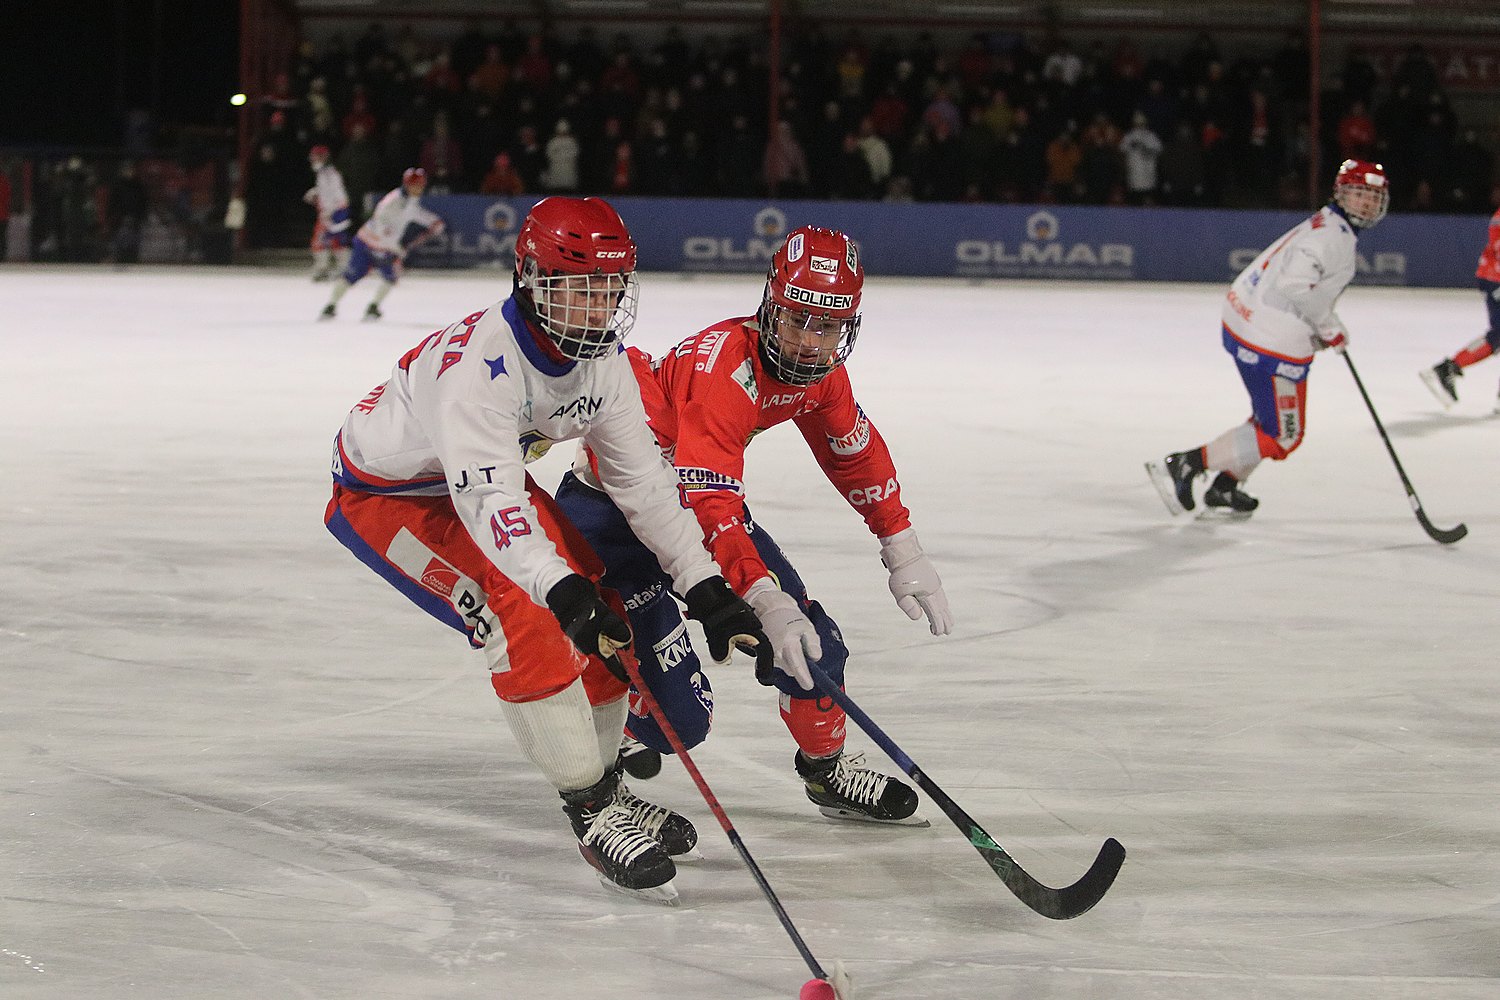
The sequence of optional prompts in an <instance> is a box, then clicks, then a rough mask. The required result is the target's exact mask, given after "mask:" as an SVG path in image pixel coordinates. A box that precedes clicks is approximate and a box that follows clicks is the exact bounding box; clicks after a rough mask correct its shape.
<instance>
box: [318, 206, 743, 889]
mask: <svg viewBox="0 0 1500 1000" xmlns="http://www.w3.org/2000/svg"><path fill="white" fill-rule="evenodd" d="M635 257H636V250H635V244H634V243H633V242H632V240H631V238H630V234H629V232H627V231H626V229H625V226H624V224H623V223H622V222H621V221H620V217H619V216H618V215H617V214H616V213H615V211H614V209H613V208H611V207H610V206H609V205H608V204H607V203H605V202H603V201H601V200H600V199H597V198H588V199H577V198H548V199H546V200H544V201H541V202H539V203H538V204H537V205H536V206H535V207H534V208H533V209H532V210H531V212H530V214H528V216H527V218H526V220H525V222H524V224H523V225H522V227H521V232H520V235H519V238H518V241H517V250H516V272H515V278H514V290H513V292H512V294H511V295H510V297H509V298H507V299H505V300H504V301H502V302H499V303H497V304H495V305H493V306H491V307H489V308H487V309H480V310H478V311H476V312H474V313H472V314H470V315H468V316H466V317H464V318H463V319H461V320H459V321H458V322H456V323H453V324H452V325H450V326H447V327H445V328H443V329H441V330H438V331H436V332H435V333H433V334H432V335H430V336H428V337H427V338H426V339H425V340H423V341H422V342H421V343H420V344H418V345H417V346H416V347H414V348H413V349H412V350H410V351H408V352H407V353H406V354H405V355H404V356H403V357H402V358H401V359H400V360H399V361H398V362H397V363H396V365H395V367H394V369H393V370H392V371H391V376H390V379H389V380H388V381H386V382H385V383H383V384H381V385H379V386H377V387H376V388H374V389H373V390H371V391H370V393H369V394H368V395H367V396H366V397H365V398H364V399H363V400H361V401H360V402H359V403H358V404H357V405H356V406H355V407H354V409H353V410H352V411H351V412H350V414H349V416H348V418H347V419H346V420H345V422H344V425H343V428H342V429H341V430H340V432H339V434H338V437H337V438H336V440H335V444H334V453H333V479H334V485H333V498H332V500H331V501H330V502H329V504H328V508H327V512H326V515H325V521H326V523H327V526H328V529H329V531H331V532H332V533H333V534H334V536H335V537H336V538H338V540H339V541H340V542H342V543H343V544H344V545H346V546H347V547H348V548H349V549H350V551H352V552H353V553H354V555H355V556H356V557H357V558H358V559H359V560H360V561H361V562H363V563H365V564H366V565H367V566H369V567H370V568H371V569H373V570H374V571H375V572H376V573H378V574H380V575H381V576H382V577H384V578H385V579H386V580H387V581H388V582H389V583H391V584H392V585H393V586H394V587H395V588H396V589H397V590H399V591H400V592H401V593H402V594H404V595H406V596H407V597H408V598H410V599H411V600H412V601H413V602H414V603H416V604H417V606H418V607H420V608H422V609H423V610H424V611H426V612H427V613H428V614H430V615H432V616H433V617H435V618H437V619H438V620H439V621H441V622H443V623H444V624H447V625H449V626H451V627H453V628H454V629H457V630H458V631H459V632H460V633H462V634H463V635H464V636H466V637H467V638H468V640H469V642H470V644H471V645H472V646H474V647H475V648H478V649H480V650H482V651H483V653H484V656H485V659H486V660H487V662H488V664H489V668H490V679H491V683H492V685H493V687H494V690H495V693H496V694H497V695H498V696H499V698H500V705H501V708H502V711H503V713H504V715H505V718H506V721H507V722H508V723H509V725H510V728H511V731H512V733H514V735H515V739H516V742H517V743H518V744H519V746H520V748H521V750H522V752H523V753H524V754H525V755H526V757H527V758H529V759H530V760H531V762H532V763H533V764H535V766H536V767H537V769H538V770H539V771H541V773H542V774H543V775H544V776H545V777H546V779H547V780H548V781H549V782H550V783H551V784H552V785H553V786H554V787H555V788H556V789H557V790H558V793H559V794H560V795H561V796H562V800H563V812H564V813H566V814H567V816H568V819H569V820H570V821H571V823H572V826H573V832H574V834H575V835H576V837H577V840H578V844H579V849H580V851H581V852H582V854H583V856H584V858H585V859H586V860H587V861H588V862H589V864H591V865H592V866H593V867H594V868H595V869H597V870H598V872H599V873H600V876H601V877H602V878H603V879H604V880H605V881H606V884H608V885H610V886H612V887H615V888H619V889H621V890H622V891H627V892H631V893H634V894H637V895H642V896H646V897H648V898H652V899H661V900H670V899H672V898H674V897H675V896H676V890H675V889H674V888H673V887H672V884H671V880H672V878H673V876H674V874H675V867H674V865H673V862H672V856H673V855H681V854H685V853H689V852H691V851H692V849H693V847H694V845H695V843H696V841H697V832H696V831H695V830H694V829H693V826H692V824H691V823H690V822H689V821H688V820H687V819H685V818H684V817H682V816H680V815H678V814H677V813H674V812H672V811H670V810H668V809H665V808H662V807H661V806H657V805H652V804H651V803H649V802H646V801H644V800H642V799H640V798H637V797H636V796H635V795H634V794H632V793H631V791H630V790H629V788H627V787H626V785H625V784H624V782H623V781H622V780H621V778H620V769H619V766H618V763H617V755H618V748H619V743H620V732H621V730H622V728H623V727H624V725H625V715H626V710H627V702H626V690H627V684H626V682H625V680H624V679H623V678H624V671H623V669H622V670H621V671H620V675H619V676H616V675H615V674H614V673H612V670H613V669H615V668H617V667H619V664H614V663H607V662H606V658H612V657H621V658H627V659H628V658H631V657H632V656H633V654H632V652H631V650H630V643H631V638H632V636H631V631H630V628H629V627H628V625H627V624H626V621H625V614H626V612H625V608H624V606H623V605H622V604H621V602H620V599H619V595H618V594H615V593H614V592H612V591H604V592H602V593H601V591H600V590H599V588H598V586H597V582H598V580H599V577H600V576H601V574H602V572H603V567H602V566H600V565H599V561H598V558H597V557H596V556H595V555H594V554H593V553H592V552H591V551H590V550H589V547H588V545H587V544H586V543H585V542H584V541H583V539H582V537H581V536H580V535H579V533H578V531H577V529H575V528H574V527H573V525H572V524H570V523H569V522H568V520H567V518H566V517H565V516H563V514H562V512H561V511H560V510H559V509H558V507H557V504H556V502H555V501H554V500H553V499H552V497H550V496H549V495H548V494H547V493H546V492H544V491H543V490H541V489H540V488H538V486H537V485H536V483H535V482H533V481H532V479H531V476H530V475H529V474H528V473H527V471H526V463H527V462H530V461H532V460H534V459H537V458H540V457H541V456H542V455H543V454H545V453H546V451H547V449H548V448H549V447H550V446H551V445H552V444H553V443H555V442H557V441H566V440H570V439H575V438H577V439H581V440H582V441H584V442H585V443H586V444H587V445H588V447H589V448H590V449H591V451H592V453H593V454H595V455H597V456H598V463H599V465H598V467H599V481H600V482H601V483H602V485H603V488H604V490H605V491H607V493H608V494H609V495H610V496H612V497H613V498H614V500H615V502H617V503H618V504H619V507H620V509H621V510H624V511H627V512H628V521H629V524H630V526H631V530H633V531H635V532H636V533H638V535H639V537H640V538H641V539H643V540H644V542H645V544H646V545H647V546H648V547H649V550H650V551H651V552H652V553H653V558H655V559H657V560H659V562H660V565H662V566H664V567H666V572H667V574H668V575H669V576H670V578H671V580H672V584H673V586H675V587H676V588H677V589H678V591H679V592H680V593H682V594H683V595H685V599H686V603H687V607H688V613H689V614H690V615H691V616H692V617H693V618H695V619H697V620H698V621H699V622H701V623H702V625H703V628H704V631H705V633H706V634H707V636H708V641H709V648H710V650H711V651H712V652H713V655H714V656H715V658H716V659H719V660H721V661H722V660H725V659H727V658H728V657H729V650H730V648H731V647H732V646H738V647H740V648H751V649H754V650H756V653H757V660H758V665H757V669H763V670H769V669H771V664H770V662H769V661H770V660H771V657H772V649H771V646H770V644H769V642H768V641H767V640H766V637H765V633H764V632H763V631H762V629H761V626H760V623H759V622H758V621H757V620H756V617H755V613H754V612H753V611H752V610H751V609H750V607H749V606H748V605H746V604H745V602H743V601H742V600H740V598H738V597H736V596H735V595H734V593H733V592H732V591H731V590H730V589H729V585H728V584H727V583H726V582H725V581H724V578H723V577H722V576H721V575H720V574H719V572H718V569H717V567H715V565H714V563H713V560H712V559H710V558H709V556H708V554H707V553H706V552H705V551H704V548H703V535H702V532H701V531H700V530H699V528H698V523H697V521H696V520H694V518H693V516H692V515H691V514H690V513H688V511H687V510H685V509H684V508H683V506H682V505H681V504H679V503H678V492H677V475H676V473H675V472H673V470H672V467H671V465H669V464H668V463H667V462H666V461H665V460H664V459H663V458H662V455H661V452H660V450H658V448H657V446H656V440H655V438H653V437H652V435H651V431H650V428H648V427H647V425H646V414H645V411H644V409H643V408H642V406H641V396H640V389H639V388H638V387H637V385H636V382H635V378H634V376H633V374H632V372H631V368H630V362H629V361H628V360H627V358H626V357H625V355H624V354H623V353H621V351H620V347H619V341H620V340H621V339H622V338H623V337H624V336H625V335H626V334H627V333H628V332H629V330H630V328H631V326H632V325H633V323H634V321H635V313H636V298H637V286H636V279H635Z"/></svg>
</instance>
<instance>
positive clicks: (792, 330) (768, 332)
mask: <svg viewBox="0 0 1500 1000" xmlns="http://www.w3.org/2000/svg"><path fill="white" fill-rule="evenodd" d="M858 336H859V317H858V316H857V315H856V316H849V317H841V318H836V319H835V318H827V319H824V318H821V317H817V316H813V315H810V314H808V313H805V312H801V311H798V310H794V309H788V308H786V307H785V306H783V305H780V304H779V303H777V302H774V301H772V300H771V297H770V293H769V291H768V292H767V294H766V298H765V300H764V302H763V303H762V304H761V308H760V354H761V361H762V362H764V363H765V366H766V369H767V370H768V371H769V372H770V373H771V374H772V375H774V376H775V377H776V379H777V380H778V381H781V382H785V383H786V384H787V385H812V384H813V383H815V382H817V381H819V380H820V379H822V378H824V377H825V376H826V375H828V373H829V372H831V371H833V370H834V369H835V368H837V367H838V366H839V365H842V364H843V363H844V362H845V361H847V360H848V358H849V353H850V352H851V351H853V350H854V340H855V338H856V337H858Z"/></svg>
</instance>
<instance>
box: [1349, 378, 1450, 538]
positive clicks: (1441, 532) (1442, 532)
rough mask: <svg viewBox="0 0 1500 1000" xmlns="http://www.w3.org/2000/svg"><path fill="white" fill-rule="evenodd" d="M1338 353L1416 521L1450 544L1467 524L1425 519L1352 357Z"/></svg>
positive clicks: (1435, 536) (1419, 502)
mask: <svg viewBox="0 0 1500 1000" xmlns="http://www.w3.org/2000/svg"><path fill="white" fill-rule="evenodd" d="M1339 353H1341V354H1342V355H1343V356H1344V363H1345V364H1347V365H1348V366H1349V374H1350V375H1353V376H1354V385H1355V388H1357V389H1359V394H1360V396H1361V397H1362V398H1363V399H1364V401H1365V408H1366V409H1368V410H1369V411H1370V419H1371V420H1373V421H1375V429H1376V430H1377V431H1379V432H1380V440H1382V441H1384V442H1385V450H1386V451H1387V452H1389V453H1390V456H1391V462H1392V463H1394V464H1395V466H1396V475H1398V476H1400V477H1401V485H1402V486H1404V487H1406V499H1407V501H1408V502H1409V503H1410V504H1411V510H1412V513H1413V514H1415V515H1417V523H1418V524H1420V525H1421V526H1422V530H1423V531H1425V532H1427V537H1429V538H1431V539H1432V540H1433V541H1434V542H1441V543H1442V544H1444V545H1452V544H1453V543H1454V542H1456V541H1458V540H1459V539H1460V538H1462V537H1464V536H1465V535H1467V534H1468V533H1469V528H1468V526H1467V525H1464V524H1457V525H1454V526H1453V527H1451V528H1439V527H1436V526H1435V525H1433V523H1432V522H1431V521H1429V520H1427V512H1426V511H1424V510H1423V509H1422V501H1421V500H1418V499H1417V491H1416V490H1415V489H1413V488H1412V485H1411V480H1410V479H1407V478H1406V470H1405V469H1403V468H1401V459H1399V458H1397V457H1396V449H1395V448H1394V447H1392V446H1391V439H1390V437H1389V435H1387V434H1386V432H1385V426H1384V425H1383V424H1382V423H1381V422H1380V414H1378V413H1376V412H1375V404H1374V403H1372V402H1370V394H1369V393H1368V392H1365V383H1364V381H1363V380H1361V379H1360V377H1359V370H1358V369H1357V368H1355V367H1354V359H1353V358H1351V357H1349V352H1348V350H1344V351H1340V352H1339Z"/></svg>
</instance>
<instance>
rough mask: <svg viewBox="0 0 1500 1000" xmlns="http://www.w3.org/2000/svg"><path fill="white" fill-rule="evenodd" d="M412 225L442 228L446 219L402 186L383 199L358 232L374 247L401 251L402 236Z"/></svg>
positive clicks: (393, 251)
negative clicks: (432, 211)
mask: <svg viewBox="0 0 1500 1000" xmlns="http://www.w3.org/2000/svg"><path fill="white" fill-rule="evenodd" d="M411 225H418V226H422V227H424V228H427V229H437V230H440V229H442V228H443V220H442V219H440V218H438V217H437V216H436V215H434V214H433V213H431V212H429V211H427V209H425V208H423V207H422V199H421V198H413V197H412V196H411V195H409V194H407V193H406V189H405V188H399V187H398V188H396V189H395V190H394V191H391V192H389V193H388V194H386V196H385V197H384V198H381V199H380V203H379V204H377V205H376V206H375V211H374V212H371V213H370V218H369V220H368V221H366V222H365V224H364V225H363V226H360V227H359V233H358V234H357V235H358V236H359V238H360V239H361V240H363V241H364V242H365V243H366V244H368V245H369V247H370V249H371V250H376V251H379V252H380V253H400V252H401V237H402V236H403V235H404V234H405V233H406V228H407V227H408V226H411Z"/></svg>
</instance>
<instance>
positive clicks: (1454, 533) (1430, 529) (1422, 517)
mask: <svg viewBox="0 0 1500 1000" xmlns="http://www.w3.org/2000/svg"><path fill="white" fill-rule="evenodd" d="M1415 510H1416V512H1417V521H1418V522H1419V523H1420V524H1421V525H1422V530H1423V531H1425V532H1427V537H1428V538H1431V539H1432V540H1433V541H1434V542H1441V543H1442V544H1444V545H1452V544H1453V543H1454V542H1456V541H1458V540H1459V539H1460V538H1462V537H1464V536H1465V535H1467V534H1468V533H1469V526H1468V525H1466V524H1456V525H1454V526H1453V527H1451V528H1439V527H1437V526H1436V525H1434V524H1433V523H1432V522H1431V521H1429V520H1427V514H1426V512H1424V511H1423V510H1422V508H1421V507H1416V508H1415Z"/></svg>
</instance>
